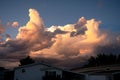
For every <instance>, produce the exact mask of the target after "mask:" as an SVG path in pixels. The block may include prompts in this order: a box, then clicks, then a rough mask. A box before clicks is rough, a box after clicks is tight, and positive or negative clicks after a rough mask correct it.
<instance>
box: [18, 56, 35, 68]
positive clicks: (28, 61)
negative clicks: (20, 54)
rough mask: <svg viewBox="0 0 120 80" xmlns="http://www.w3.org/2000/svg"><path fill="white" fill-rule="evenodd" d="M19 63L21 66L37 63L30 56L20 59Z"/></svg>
mask: <svg viewBox="0 0 120 80" xmlns="http://www.w3.org/2000/svg"><path fill="white" fill-rule="evenodd" d="M19 62H20V65H19V66H23V65H27V64H32V63H35V61H34V60H33V59H32V58H31V57H30V56H27V57H25V58H23V59H20V61H19Z"/></svg>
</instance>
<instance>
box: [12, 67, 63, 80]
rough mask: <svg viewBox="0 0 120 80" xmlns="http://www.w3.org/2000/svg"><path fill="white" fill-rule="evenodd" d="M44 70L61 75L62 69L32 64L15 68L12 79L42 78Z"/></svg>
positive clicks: (38, 79) (32, 79)
mask: <svg viewBox="0 0 120 80" xmlns="http://www.w3.org/2000/svg"><path fill="white" fill-rule="evenodd" d="M45 71H56V74H59V75H62V71H61V70H59V69H56V68H51V67H48V66H44V65H34V66H29V67H22V68H18V69H15V74H14V80H42V78H43V76H44V75H45Z"/></svg>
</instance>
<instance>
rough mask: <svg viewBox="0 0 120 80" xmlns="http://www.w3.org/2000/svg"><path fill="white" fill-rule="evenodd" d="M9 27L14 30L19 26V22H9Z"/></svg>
mask: <svg viewBox="0 0 120 80" xmlns="http://www.w3.org/2000/svg"><path fill="white" fill-rule="evenodd" d="M7 26H10V27H13V28H16V27H18V26H19V23H18V22H17V21H14V22H8V23H7Z"/></svg>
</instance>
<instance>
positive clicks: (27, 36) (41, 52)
mask: <svg viewBox="0 0 120 80" xmlns="http://www.w3.org/2000/svg"><path fill="white" fill-rule="evenodd" d="M29 17H30V20H29V21H28V22H27V23H26V25H25V26H22V27H20V28H19V30H18V34H17V36H16V39H15V40H13V39H11V37H10V35H6V36H7V40H6V42H4V43H1V44H0V57H1V58H0V59H1V62H0V63H2V62H4V60H8V61H10V63H14V62H15V63H17V62H18V60H19V59H21V58H23V57H25V56H26V55H30V56H31V57H32V58H34V59H39V58H41V59H47V60H48V62H49V61H50V59H51V60H55V61H57V65H62V64H63V65H68V63H67V62H66V61H68V62H70V61H72V62H71V63H70V65H71V66H72V64H74V65H77V64H78V63H74V62H76V61H77V60H79V61H82V62H83V61H85V60H86V58H85V57H88V56H90V55H95V54H94V53H96V52H97V51H99V52H100V51H101V50H103V46H104V45H102V44H104V43H106V42H105V40H107V39H106V36H107V35H106V34H105V33H103V32H101V31H100V29H99V25H100V23H101V21H96V20H95V19H90V20H86V19H85V18H84V17H81V18H80V19H79V20H78V21H77V22H76V23H75V24H67V25H64V26H51V27H49V28H46V27H45V26H44V23H43V20H42V18H41V17H40V15H39V13H38V12H37V10H35V9H29ZM3 30H4V29H2V27H0V33H1V32H2V31H3ZM107 37H108V36H107ZM117 40H118V42H119V41H120V40H119V37H118V38H117ZM107 44H109V42H108V43H107ZM108 48H109V47H108Z"/></svg>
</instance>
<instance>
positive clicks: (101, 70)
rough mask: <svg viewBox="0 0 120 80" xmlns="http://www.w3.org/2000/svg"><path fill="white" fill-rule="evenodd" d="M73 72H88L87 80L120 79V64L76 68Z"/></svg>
mask: <svg viewBox="0 0 120 80" xmlns="http://www.w3.org/2000/svg"><path fill="white" fill-rule="evenodd" d="M72 72H76V73H84V74H86V80H120V64H116V65H106V66H97V67H89V68H76V69H72Z"/></svg>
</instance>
